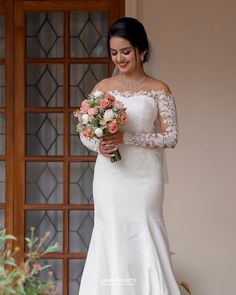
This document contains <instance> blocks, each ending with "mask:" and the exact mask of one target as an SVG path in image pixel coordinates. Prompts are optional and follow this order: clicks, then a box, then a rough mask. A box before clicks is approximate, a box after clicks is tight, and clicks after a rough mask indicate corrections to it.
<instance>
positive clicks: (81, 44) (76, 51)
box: [70, 12, 108, 57]
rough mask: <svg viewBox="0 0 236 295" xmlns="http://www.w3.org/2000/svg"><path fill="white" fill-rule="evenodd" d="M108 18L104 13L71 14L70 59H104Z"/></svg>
mask: <svg viewBox="0 0 236 295" xmlns="http://www.w3.org/2000/svg"><path fill="white" fill-rule="evenodd" d="M107 27H108V17H107V13H106V12H72V13H71V15H70V55H71V57H106V56H107V46H106V35H107Z"/></svg>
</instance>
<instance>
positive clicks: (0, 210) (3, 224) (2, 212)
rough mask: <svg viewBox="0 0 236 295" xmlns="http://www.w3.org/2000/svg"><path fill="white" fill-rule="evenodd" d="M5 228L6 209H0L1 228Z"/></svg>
mask: <svg viewBox="0 0 236 295" xmlns="http://www.w3.org/2000/svg"><path fill="white" fill-rule="evenodd" d="M3 228H5V215H4V210H2V209H0V229H3Z"/></svg>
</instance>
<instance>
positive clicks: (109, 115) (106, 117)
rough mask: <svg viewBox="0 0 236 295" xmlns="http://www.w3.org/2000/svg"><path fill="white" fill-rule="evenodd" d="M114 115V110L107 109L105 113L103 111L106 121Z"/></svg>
mask: <svg viewBox="0 0 236 295" xmlns="http://www.w3.org/2000/svg"><path fill="white" fill-rule="evenodd" d="M113 117H114V112H113V110H111V109H109V110H106V111H105V113H104V119H105V120H106V121H110V120H112V119H113Z"/></svg>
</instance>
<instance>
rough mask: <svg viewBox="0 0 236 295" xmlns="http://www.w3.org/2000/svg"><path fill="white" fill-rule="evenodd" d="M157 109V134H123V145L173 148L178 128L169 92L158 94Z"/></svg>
mask: <svg viewBox="0 0 236 295" xmlns="http://www.w3.org/2000/svg"><path fill="white" fill-rule="evenodd" d="M157 108H158V112H159V120H160V132H158V133H155V132H153V133H139V134H134V133H128V132H125V133H124V137H123V139H124V144H133V145H138V146H142V147H158V148H173V147H175V146H176V144H177V142H178V126H177V114H176V106H175V100H174V97H173V95H172V94H171V92H170V91H166V90H165V91H164V90H163V91H161V92H160V93H158V98H157Z"/></svg>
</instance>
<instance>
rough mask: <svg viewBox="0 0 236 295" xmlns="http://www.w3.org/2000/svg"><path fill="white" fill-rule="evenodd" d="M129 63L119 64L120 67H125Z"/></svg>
mask: <svg viewBox="0 0 236 295" xmlns="http://www.w3.org/2000/svg"><path fill="white" fill-rule="evenodd" d="M127 64H128V63H127V62H126V63H123V64H118V66H119V67H125V66H126V65H127Z"/></svg>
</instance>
